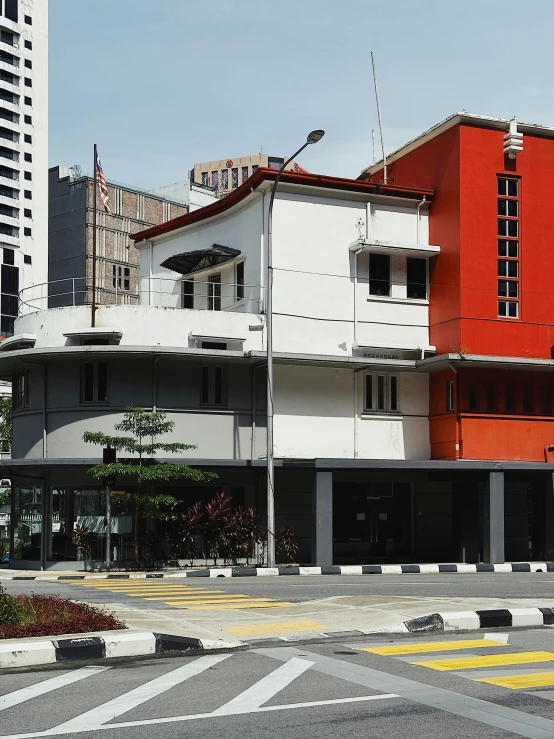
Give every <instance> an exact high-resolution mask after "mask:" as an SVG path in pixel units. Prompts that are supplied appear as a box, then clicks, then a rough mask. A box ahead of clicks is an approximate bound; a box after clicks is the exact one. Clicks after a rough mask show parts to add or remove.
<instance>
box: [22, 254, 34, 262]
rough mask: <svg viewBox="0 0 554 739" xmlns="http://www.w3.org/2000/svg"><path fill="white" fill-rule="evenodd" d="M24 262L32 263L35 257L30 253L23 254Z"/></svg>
mask: <svg viewBox="0 0 554 739" xmlns="http://www.w3.org/2000/svg"><path fill="white" fill-rule="evenodd" d="M23 262H24V263H25V264H32V263H33V259H32V257H31V255H30V254H24V255H23Z"/></svg>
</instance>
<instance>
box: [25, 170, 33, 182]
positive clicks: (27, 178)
mask: <svg viewBox="0 0 554 739" xmlns="http://www.w3.org/2000/svg"><path fill="white" fill-rule="evenodd" d="M25 179H26V180H32V179H33V175H32V173H31V172H25Z"/></svg>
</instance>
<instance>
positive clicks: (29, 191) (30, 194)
mask: <svg viewBox="0 0 554 739" xmlns="http://www.w3.org/2000/svg"><path fill="white" fill-rule="evenodd" d="M24 195H25V197H26V198H27V200H31V199H32V197H33V193H32V192H31V190H24Z"/></svg>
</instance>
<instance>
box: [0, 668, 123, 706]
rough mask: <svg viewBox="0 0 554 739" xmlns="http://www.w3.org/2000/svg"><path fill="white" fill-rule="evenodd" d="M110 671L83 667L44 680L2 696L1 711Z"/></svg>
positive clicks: (0, 698) (0, 699)
mask: <svg viewBox="0 0 554 739" xmlns="http://www.w3.org/2000/svg"><path fill="white" fill-rule="evenodd" d="M109 669H110V668H109V667H83V668H82V669H80V670H72V671H71V672H68V673H66V674H65V675H58V676H57V677H52V678H50V679H49V680H43V681H42V682H40V683H36V685H30V686H29V687H28V688H21V690H14V692H13V693H8V694H7V695H2V696H0V711H5V710H6V708H11V707H12V706H17V705H19V704H20V703H24V702H25V701H28V700H31V699H32V698H36V697H37V696H39V695H44V694H45V693H50V691H52V690H58V689H59V688H65V687H66V686H67V685H71V683H76V682H78V681H79V680H84V679H85V678H87V677H92V676H93V675H98V673H99V672H104V670H109Z"/></svg>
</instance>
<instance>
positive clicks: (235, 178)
mask: <svg viewBox="0 0 554 739" xmlns="http://www.w3.org/2000/svg"><path fill="white" fill-rule="evenodd" d="M238 186H239V170H238V167H233V169H232V170H231V187H232V188H233V190H234V189H235V187H238Z"/></svg>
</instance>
